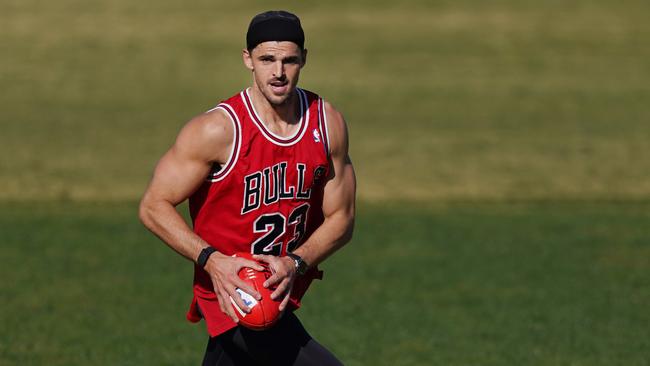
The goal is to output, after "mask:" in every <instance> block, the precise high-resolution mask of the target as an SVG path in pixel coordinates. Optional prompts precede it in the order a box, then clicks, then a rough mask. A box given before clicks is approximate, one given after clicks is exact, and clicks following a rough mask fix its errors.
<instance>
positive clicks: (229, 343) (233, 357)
mask: <svg viewBox="0 0 650 366" xmlns="http://www.w3.org/2000/svg"><path fill="white" fill-rule="evenodd" d="M226 365H246V366H248V365H250V366H255V365H260V366H261V365H273V366H275V365H278V366H280V365H282V366H303V365H323V366H329V365H337V366H340V365H342V363H341V361H339V360H338V359H337V358H336V357H334V355H333V354H332V353H330V352H329V351H328V350H327V349H325V347H323V346H321V345H320V344H319V343H318V342H316V341H315V340H314V339H313V338H312V337H311V336H310V335H309V333H307V331H306V330H305V328H304V327H303V326H302V324H301V323H300V320H298V318H297V317H296V316H295V315H294V314H293V313H292V312H289V313H286V314H284V316H283V317H282V319H280V320H279V321H278V323H277V324H275V325H274V326H273V327H271V328H270V329H267V330H263V331H254V330H250V329H247V328H244V327H242V326H238V327H236V328H233V329H231V330H229V331H227V332H226V333H223V334H220V335H218V336H216V337H211V338H210V340H209V341H208V347H207V349H206V350H205V356H204V358H203V366H226Z"/></svg>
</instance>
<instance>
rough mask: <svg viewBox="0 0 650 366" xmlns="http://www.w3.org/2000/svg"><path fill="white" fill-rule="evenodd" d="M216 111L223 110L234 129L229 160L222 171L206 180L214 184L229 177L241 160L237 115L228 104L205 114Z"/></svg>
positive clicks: (239, 128) (239, 126)
mask: <svg viewBox="0 0 650 366" xmlns="http://www.w3.org/2000/svg"><path fill="white" fill-rule="evenodd" d="M216 109H220V110H222V111H223V112H224V113H225V114H226V115H227V116H228V118H229V119H230V122H231V123H232V127H233V142H232V146H231V148H230V155H229V156H228V160H226V162H225V163H224V164H223V165H222V166H221V169H219V170H218V171H216V172H212V173H210V175H209V176H208V177H207V178H206V180H207V181H209V182H213V183H214V182H219V181H221V180H223V179H224V178H225V177H226V176H227V175H228V173H230V172H231V171H232V169H233V167H234V166H235V164H237V160H238V159H239V151H240V149H241V122H240V121H239V118H238V117H237V114H236V113H235V111H234V110H233V109H232V107H231V106H230V105H228V104H226V103H221V104H219V105H218V106H216V107H214V108H212V109H210V110H209V111H207V112H205V113H208V112H211V111H214V110H216Z"/></svg>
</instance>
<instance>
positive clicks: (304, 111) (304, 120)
mask: <svg viewBox="0 0 650 366" xmlns="http://www.w3.org/2000/svg"><path fill="white" fill-rule="evenodd" d="M249 89H250V88H247V89H245V90H244V91H242V92H241V93H240V95H241V98H242V101H243V102H244V106H246V110H247V111H248V114H249V116H250V118H251V119H252V120H253V123H254V124H255V125H256V126H257V128H258V129H259V130H260V131H261V132H262V135H264V137H266V139H267V140H269V141H270V142H272V143H273V144H275V145H279V146H292V145H295V144H296V143H297V142H298V141H300V140H302V137H303V136H304V135H305V132H306V131H307V129H308V128H307V127H308V126H309V107H308V106H307V95H306V94H305V92H304V91H303V90H301V89H300V88H296V91H297V92H298V97H299V99H300V121H299V123H300V127H298V129H297V130H296V132H295V133H294V134H293V135H291V136H289V137H282V136H279V135H276V134H275V133H273V132H272V131H270V130H269V129H268V128H266V125H265V124H264V121H263V120H262V119H261V118H260V116H259V115H258V114H257V111H256V110H255V106H254V105H253V99H252V98H251V97H250V93H249ZM249 102H250V107H249V105H248V103H249Z"/></svg>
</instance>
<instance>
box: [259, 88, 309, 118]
mask: <svg viewBox="0 0 650 366" xmlns="http://www.w3.org/2000/svg"><path fill="white" fill-rule="evenodd" d="M250 91H251V102H252V103H253V106H254V107H255V110H256V111H257V113H258V114H259V115H260V118H261V119H262V121H263V122H264V123H265V124H267V125H295V124H296V123H298V121H299V120H300V111H299V103H298V102H299V100H298V91H297V90H294V91H293V93H292V94H291V96H290V97H289V98H288V99H287V100H286V102H285V103H283V104H281V105H273V104H271V103H270V102H269V101H268V100H267V99H266V97H265V96H264V94H262V92H260V91H259V90H258V89H257V88H256V87H255V86H253V87H251V88H250ZM267 127H271V126H267Z"/></svg>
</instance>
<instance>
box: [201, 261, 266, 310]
mask: <svg viewBox="0 0 650 366" xmlns="http://www.w3.org/2000/svg"><path fill="white" fill-rule="evenodd" d="M243 267H250V268H252V269H254V270H257V271H263V270H264V267H262V266H261V265H260V264H259V263H256V262H255V261H251V260H248V259H244V258H239V257H229V256H226V255H223V254H220V253H214V254H213V255H211V256H210V258H209V259H208V262H207V263H206V264H205V268H204V269H205V271H206V272H208V274H209V275H210V278H211V279H212V286H213V287H214V293H215V294H216V295H217V300H219V307H220V308H221V311H223V312H224V313H226V314H227V315H229V316H230V317H231V318H232V320H233V321H234V322H235V323H237V322H239V318H238V317H237V314H235V309H233V307H232V305H231V303H230V299H231V298H232V299H233V301H235V303H236V304H237V306H239V308H240V309H242V311H244V312H246V313H249V312H250V309H249V308H248V306H246V304H244V302H243V301H242V299H241V297H240V296H239V294H238V293H237V291H235V289H236V288H240V289H241V290H242V291H244V292H246V293H248V294H249V295H251V296H253V297H254V298H255V299H257V300H258V301H259V300H261V299H262V296H261V295H260V294H259V293H258V292H257V291H255V289H253V288H252V287H251V286H249V285H248V284H247V283H246V282H244V281H243V280H242V279H241V278H239V275H238V273H239V270H240V269H242V268H243Z"/></svg>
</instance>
